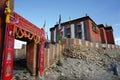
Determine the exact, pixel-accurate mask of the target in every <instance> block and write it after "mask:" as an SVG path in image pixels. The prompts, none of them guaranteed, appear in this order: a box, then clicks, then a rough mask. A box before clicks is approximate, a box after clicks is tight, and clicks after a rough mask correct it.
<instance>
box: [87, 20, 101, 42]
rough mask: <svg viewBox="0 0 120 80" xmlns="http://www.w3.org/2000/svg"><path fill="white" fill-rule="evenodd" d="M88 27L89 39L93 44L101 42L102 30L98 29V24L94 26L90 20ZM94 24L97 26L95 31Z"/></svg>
mask: <svg viewBox="0 0 120 80" xmlns="http://www.w3.org/2000/svg"><path fill="white" fill-rule="evenodd" d="M88 24H89V25H88V27H89V29H88V30H89V37H90V40H88V41H91V42H101V38H100V30H99V28H98V27H97V25H96V24H94V23H93V22H92V21H91V20H88ZM93 24H94V25H95V26H96V30H95V31H93Z"/></svg>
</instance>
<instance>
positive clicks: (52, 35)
mask: <svg viewBox="0 0 120 80" xmlns="http://www.w3.org/2000/svg"><path fill="white" fill-rule="evenodd" d="M50 32H51V41H54V29H51V31H50Z"/></svg>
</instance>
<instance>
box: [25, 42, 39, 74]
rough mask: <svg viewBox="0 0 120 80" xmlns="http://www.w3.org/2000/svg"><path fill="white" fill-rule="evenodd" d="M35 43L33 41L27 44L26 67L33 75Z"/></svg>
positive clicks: (34, 69)
mask: <svg viewBox="0 0 120 80" xmlns="http://www.w3.org/2000/svg"><path fill="white" fill-rule="evenodd" d="M36 51H37V45H36V44H35V43H34V42H31V43H28V44H27V54H26V58H27V68H28V69H29V71H30V72H31V73H32V75H33V76H35V75H36V58H37V57H36V54H37V52H36Z"/></svg>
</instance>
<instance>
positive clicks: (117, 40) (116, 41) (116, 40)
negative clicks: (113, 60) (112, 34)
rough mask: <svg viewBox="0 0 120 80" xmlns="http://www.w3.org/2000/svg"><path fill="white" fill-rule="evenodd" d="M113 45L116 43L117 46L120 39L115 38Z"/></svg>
mask: <svg viewBox="0 0 120 80" xmlns="http://www.w3.org/2000/svg"><path fill="white" fill-rule="evenodd" d="M115 43H116V44H117V45H120V37H117V38H115Z"/></svg>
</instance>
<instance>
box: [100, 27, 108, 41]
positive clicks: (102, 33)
mask: <svg viewBox="0 0 120 80" xmlns="http://www.w3.org/2000/svg"><path fill="white" fill-rule="evenodd" d="M100 35H101V42H102V43H107V37H106V31H105V29H104V28H100Z"/></svg>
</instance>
